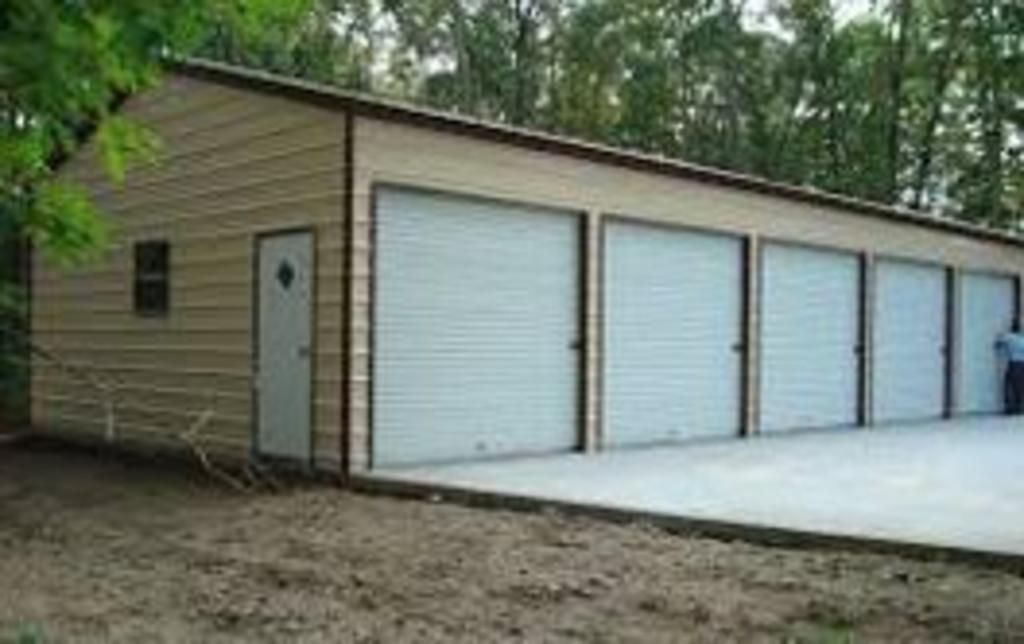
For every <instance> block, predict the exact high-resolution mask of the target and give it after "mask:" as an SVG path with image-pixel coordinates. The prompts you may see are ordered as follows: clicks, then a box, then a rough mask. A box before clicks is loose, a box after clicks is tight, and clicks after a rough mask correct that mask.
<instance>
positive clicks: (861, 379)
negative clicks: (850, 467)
mask: <svg viewBox="0 0 1024 644" xmlns="http://www.w3.org/2000/svg"><path fill="white" fill-rule="evenodd" d="M859 264H860V271H859V276H858V280H859V281H858V285H857V290H858V293H857V304H858V307H857V346H856V347H855V351H856V352H857V426H858V427H867V426H868V419H869V414H868V411H869V410H868V404H869V399H870V394H871V392H870V387H871V383H870V381H869V375H870V374H869V373H868V361H869V359H870V353H871V350H872V346H871V345H872V342H871V320H870V317H869V316H870V314H871V311H872V306H871V304H872V303H871V301H870V298H871V288H870V286H871V285H870V282H871V281H872V280H871V277H872V276H871V271H872V270H873V262H872V261H871V256H870V255H869V254H868V253H866V252H865V253H860V256H859Z"/></svg>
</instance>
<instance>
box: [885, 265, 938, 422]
mask: <svg viewBox="0 0 1024 644" xmlns="http://www.w3.org/2000/svg"><path fill="white" fill-rule="evenodd" d="M946 310H947V305H946V271H945V269H943V268H942V267H937V266H929V265H925V264H917V263H911V262H900V261H892V260H883V261H879V262H878V264H877V266H876V272H875V308H874V331H873V348H874V365H873V370H872V371H873V383H872V386H873V390H872V397H873V400H874V418H875V421H876V422H881V423H884V422H892V421H901V420H926V419H934V418H939V417H941V416H942V414H943V409H944V407H945V388H946V382H945V375H946V356H945V345H946Z"/></svg>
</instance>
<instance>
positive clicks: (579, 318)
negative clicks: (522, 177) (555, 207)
mask: <svg viewBox="0 0 1024 644" xmlns="http://www.w3.org/2000/svg"><path fill="white" fill-rule="evenodd" d="M590 230H591V222H590V216H589V214H588V213H586V212H583V213H580V218H579V225H578V226H577V233H576V234H577V236H578V238H579V239H578V240H577V243H576V248H577V252H579V257H578V258H577V260H578V261H577V264H576V271H577V276H576V306H577V307H579V310H578V311H577V312H576V339H575V340H574V348H575V349H576V389H577V391H576V414H577V415H578V418H577V419H576V426H577V437H576V451H579V452H588V451H593V450H594V449H595V446H594V445H591V444H590V443H591V440H590V437H589V436H588V431H587V429H588V423H587V407H588V404H587V403H588V402H589V400H590V393H589V391H590V390H591V388H590V386H589V385H590V371H589V369H588V365H589V364H590V360H591V351H590V332H589V330H588V329H587V323H588V322H589V319H590V316H589V315H588V312H587V307H588V305H589V304H590V297H591V296H590V293H589V291H590V288H589V287H590V273H589V271H590V264H591V262H590V258H589V256H588V255H589V252H590V234H591V232H590Z"/></svg>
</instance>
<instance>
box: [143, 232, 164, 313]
mask: <svg viewBox="0 0 1024 644" xmlns="http://www.w3.org/2000/svg"><path fill="white" fill-rule="evenodd" d="M170 281H171V261H170V245H169V244H168V243H167V242H166V241H162V240H161V241H144V242H137V243H136V244H135V313H136V314H137V315H143V316H147V317H163V316H166V315H167V311H168V309H169V308H170V291H171V288H170Z"/></svg>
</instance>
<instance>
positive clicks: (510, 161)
mask: <svg viewBox="0 0 1024 644" xmlns="http://www.w3.org/2000/svg"><path fill="white" fill-rule="evenodd" d="M354 140H355V153H354V154H355V163H354V165H355V172H354V196H353V198H354V202H353V207H354V212H353V217H354V221H353V225H352V229H353V239H352V244H353V250H352V263H353V265H352V267H351V269H352V276H353V280H352V283H351V284H350V285H349V288H350V289H351V291H350V293H351V296H352V297H351V299H350V313H351V315H352V316H353V318H352V335H351V337H350V339H349V340H350V342H351V344H350V351H351V356H352V362H351V369H352V381H351V382H350V390H349V394H350V396H351V405H350V409H349V413H350V423H351V432H350V441H351V442H350V445H349V447H350V450H351V454H352V467H353V468H354V469H355V470H358V469H360V468H363V467H365V466H366V464H367V454H368V451H367V450H368V445H369V431H370V426H369V424H370V416H369V414H370V410H369V405H368V401H369V398H370V385H369V378H370V373H371V369H370V355H369V346H370V327H371V320H370V271H371V266H372V261H371V253H372V249H371V218H372V217H371V212H372V204H371V196H370V195H371V187H372V185H373V184H374V183H375V182H388V183H394V184H405V185H409V186H415V187H422V188H429V189H437V190H447V191H452V192H456V193H467V194H476V195H483V196H487V197H491V198H498V199H502V198H504V199H509V200H512V201H525V202H532V203H536V204H540V205H546V206H549V207H553V208H562V209H566V210H573V211H585V212H589V213H602V214H622V215H629V216H634V217H639V218H642V219H646V220H650V221H662V222H671V223H682V224H687V225H690V226H695V227H703V228H707V229H710V230H719V231H723V232H732V233H739V234H744V235H752V236H754V237H756V238H757V239H758V240H764V239H784V240H791V241H798V242H803V243H810V244H823V245H829V246H835V247H838V248H843V249H847V250H852V251H856V252H862V251H870V252H873V253H877V254H886V255H893V256H901V257H907V258H918V259H925V260H930V261H937V262H941V263H946V264H951V265H958V266H966V267H971V268H976V269H989V270H1002V271H1008V272H1012V273H1014V274H1020V273H1021V271H1022V267H1024V250H1022V249H1020V248H1018V247H1013V246H1010V245H1008V244H1003V243H997V242H989V241H983V240H980V239H977V238H970V237H966V236H962V235H958V234H955V233H948V232H944V231H940V230H936V229H927V228H924V227H921V226H917V225H913V224H911V223H903V222H898V221H885V220H883V219H879V218H874V217H866V216H864V215H860V214H857V213H853V212H848V211H844V210H839V209H835V208H826V207H819V206H814V205H811V204H807V203H803V202H797V201H793V200H789V199H784V198H781V197H773V196H767V195H762V194H756V193H753V192H749V191H744V190H739V189H735V188H728V187H723V186H718V185H712V184H708V183H702V182H698V181H694V180H687V179H681V178H671V177H666V176H661V175H655V174H649V173H644V172H639V171H634V170H629V169H624V168H621V167H614V166H611V165H604V164H599V163H595V162H591V161H584V160H580V159H576V158H570V157H566V156H560V155H555V154H550V153H546V152H539V151H533V150H526V149H522V148H517V147H512V146H508V145H504V144H500V143H494V142H488V141H483V140H480V139H476V138H470V137H465V136H456V135H453V134H449V133H442V132H438V131H434V130H431V129H429V128H425V127H415V126H411V125H404V124H398V123H395V122H391V121H382V120H377V119H372V118H366V117H358V118H356V119H355V132H354ZM592 216H596V215H592ZM591 243H594V242H593V241H591ZM594 254H595V253H594V252H593V251H592V252H591V253H590V255H591V256H593V255H594ZM749 279H750V281H751V283H752V285H753V286H754V288H755V293H754V295H755V300H754V301H752V302H751V307H752V319H751V321H750V326H751V328H757V324H758V321H757V319H756V311H757V308H758V307H757V302H756V287H757V276H756V275H753V274H752V275H750V276H749ZM593 280H594V273H591V275H590V276H589V279H588V282H590V284H589V288H591V289H594V288H595V286H594V284H593ZM591 293H594V291H593V290H591ZM593 300H594V298H593V297H592V298H591V301H593ZM588 315H589V316H596V315H597V308H596V306H595V305H594V304H591V305H590V306H588ZM598 324H599V321H598V320H589V321H588V323H587V328H588V329H591V330H593V329H594V328H596V327H597V326H598ZM588 348H590V349H591V353H590V354H589V355H590V356H591V358H590V364H589V365H588V367H587V369H586V373H587V374H588V375H589V379H588V380H589V382H588V391H587V400H588V401H590V402H588V405H587V409H588V413H587V422H588V427H587V431H586V435H587V436H589V437H591V439H590V440H594V438H593V437H596V436H597V435H598V433H599V432H598V428H597V427H596V424H597V422H598V415H597V414H596V413H595V411H594V410H595V409H596V405H595V404H594V402H593V401H594V400H596V398H597V396H598V393H599V392H598V388H597V375H596V374H597V367H596V364H595V363H596V362H597V361H598V360H599V359H600V358H599V356H598V355H597V353H596V349H597V346H596V344H593V343H592V344H591V345H590V346H588ZM749 350H750V352H751V359H752V360H754V361H755V364H756V360H757V354H758V350H759V348H758V347H757V346H756V344H752V345H751V346H750V348H749ZM757 380H758V375H757V374H756V373H752V374H751V378H750V382H749V385H748V386H749V387H750V389H749V391H748V396H749V397H750V403H751V408H752V409H753V408H754V407H755V406H756V404H757V394H756V390H757Z"/></svg>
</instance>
